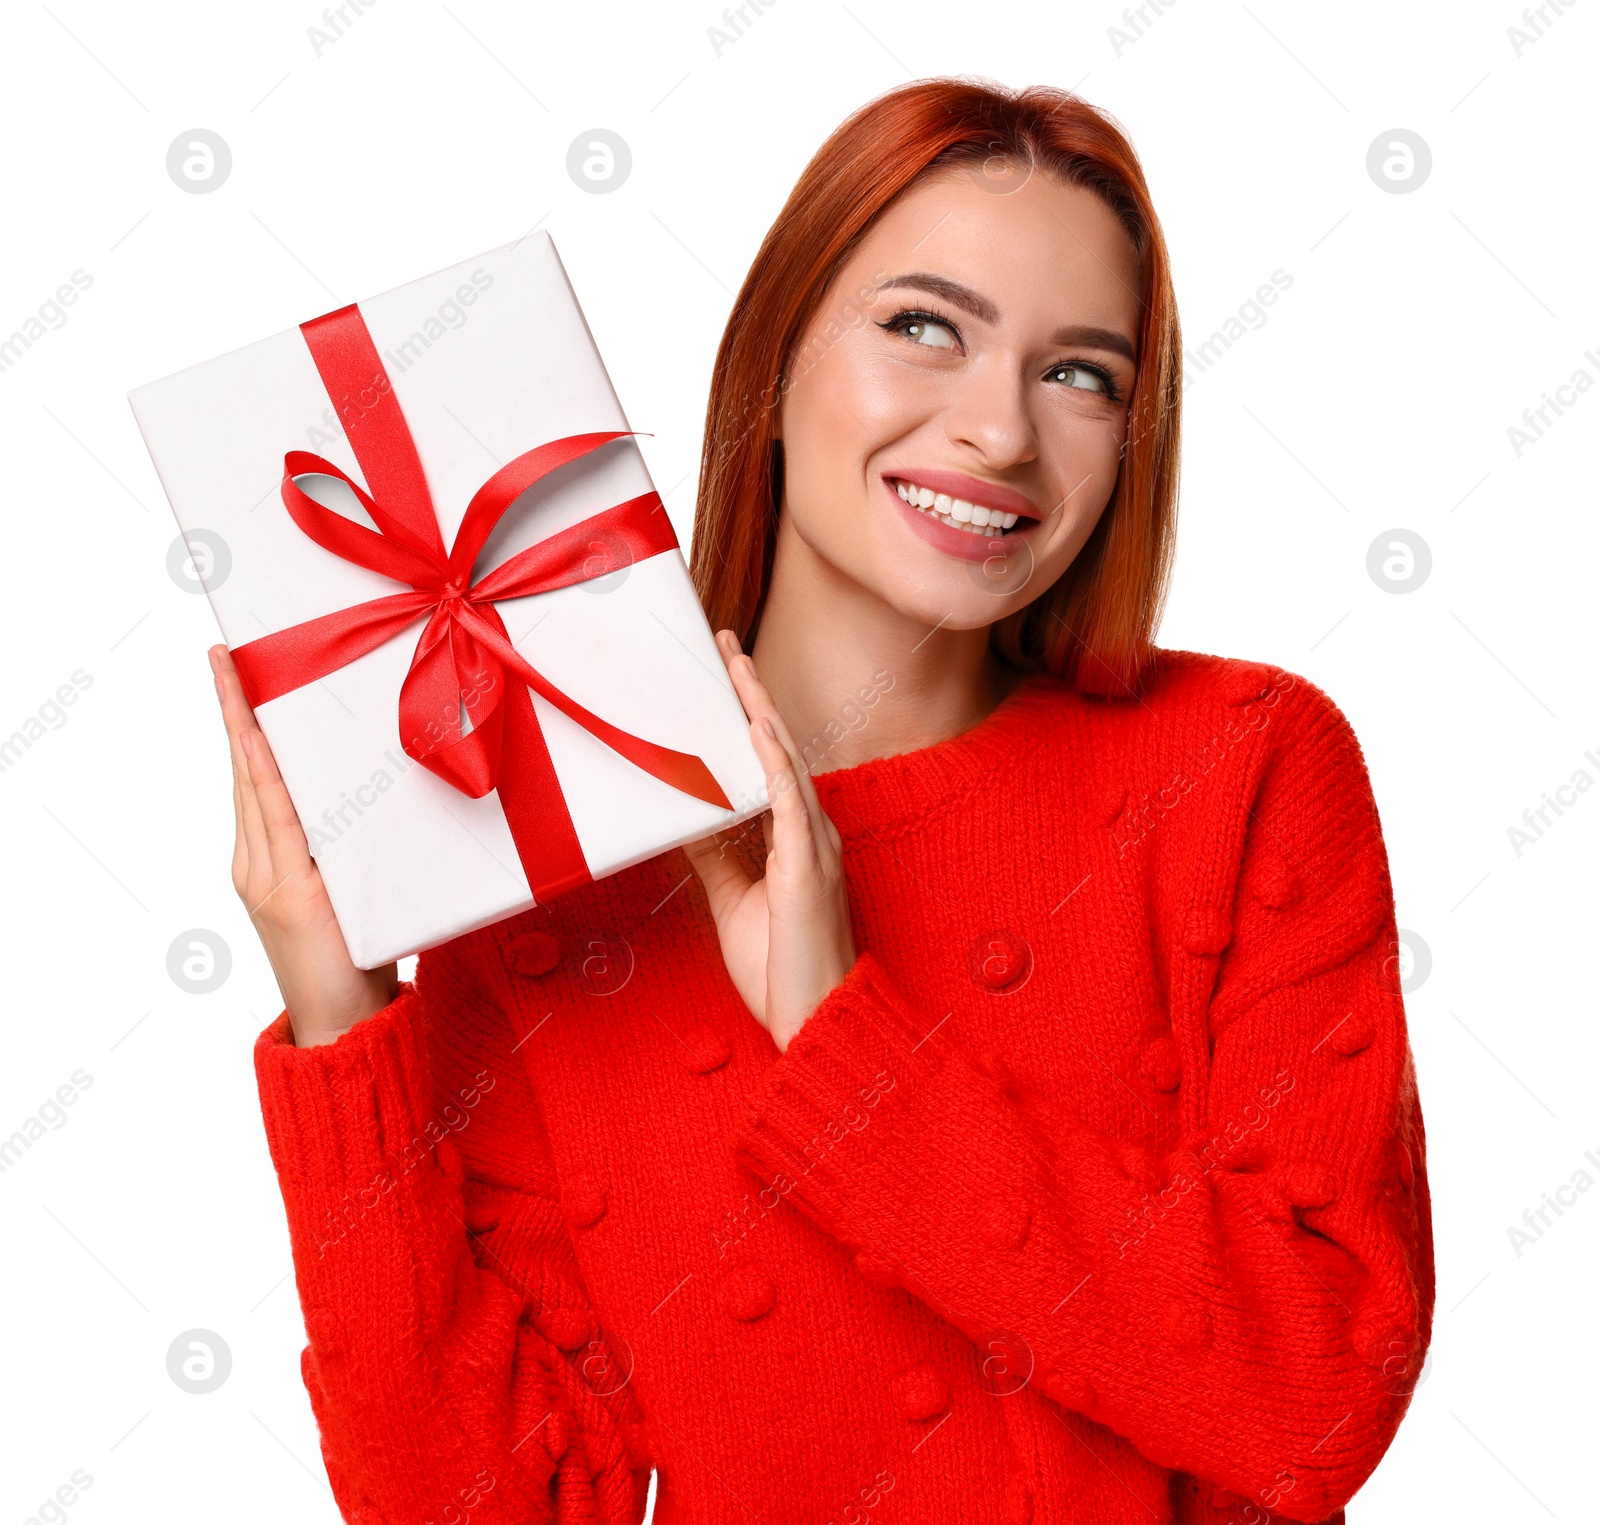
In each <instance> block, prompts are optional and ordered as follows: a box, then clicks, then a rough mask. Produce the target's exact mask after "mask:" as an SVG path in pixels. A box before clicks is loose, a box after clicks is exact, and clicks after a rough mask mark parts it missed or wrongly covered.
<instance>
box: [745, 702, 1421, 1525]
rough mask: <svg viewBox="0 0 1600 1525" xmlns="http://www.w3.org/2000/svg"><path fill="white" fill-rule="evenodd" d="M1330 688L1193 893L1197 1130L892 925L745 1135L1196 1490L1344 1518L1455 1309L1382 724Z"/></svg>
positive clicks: (817, 1198)
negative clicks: (1016, 1050) (1031, 1044)
mask: <svg viewBox="0 0 1600 1525" xmlns="http://www.w3.org/2000/svg"><path fill="white" fill-rule="evenodd" d="M1307 687H1308V688H1309V687H1310V686H1309V685H1307ZM1312 692H1313V700H1312V703H1311V706H1310V711H1309V714H1308V715H1307V716H1305V717H1304V718H1303V723H1301V724H1300V725H1299V726H1298V727H1296V728H1294V731H1293V734H1292V735H1291V736H1290V737H1289V739H1288V740H1287V741H1284V742H1280V743H1278V746H1279V751H1278V752H1277V753H1275V754H1274V755H1273V756H1272V757H1271V758H1269V759H1268V760H1267V762H1266V763H1265V764H1264V766H1263V768H1262V769H1261V772H1260V775H1259V782H1258V784H1257V785H1256V786H1255V789H1254V792H1253V797H1252V800H1251V810H1250V817H1249V820H1248V824H1247V826H1246V829H1245V832H1244V850H1243V852H1242V854H1241V861H1240V870H1239V874H1238V880H1239V883H1238V884H1236V885H1224V886H1222V887H1221V890H1220V892H1219V894H1218V896H1217V899H1218V900H1219V902H1223V904H1220V905H1219V906H1217V907H1214V908H1210V909H1207V908H1203V907H1199V908H1195V909H1194V910H1192V911H1191V913H1190V920H1189V927H1190V929H1192V930H1191V932H1190V933H1189V934H1186V943H1187V947H1186V949H1185V950H1182V951H1180V952H1179V954H1178V955H1177V956H1178V957H1179V958H1180V959H1186V958H1195V959H1197V961H1198V962H1200V963H1202V965H1203V967H1202V968H1201V969H1200V970H1199V971H1197V972H1198V973H1199V974H1200V975H1201V976H1202V977H1203V978H1204V980H1205V988H1206V989H1208V990H1209V992H1210V996H1209V1000H1205V999H1197V1000H1196V1001H1194V1002H1193V1006H1194V1008H1195V1009H1196V1010H1197V1011H1198V1013H1199V1016H1198V1018H1197V1019H1196V1020H1195V1022H1194V1024H1193V1025H1194V1033H1193V1035H1192V1037H1189V1038H1186V1037H1185V1035H1184V1034H1183V1033H1181V1032H1178V1031H1176V1030H1175V1031H1174V1032H1173V1034H1172V1035H1171V1037H1170V1038H1169V1039H1168V1040H1166V1041H1165V1043H1164V1044H1156V1045H1154V1048H1153V1054H1154V1057H1155V1058H1156V1059H1158V1060H1159V1064H1158V1065H1157V1068H1158V1069H1163V1070H1165V1071H1166V1074H1165V1075H1164V1076H1156V1077H1155V1082H1156V1084H1157V1085H1158V1086H1159V1087H1160V1088H1161V1089H1163V1090H1167V1091H1171V1090H1173V1089H1174V1088H1179V1089H1181V1090H1182V1091H1183V1092H1184V1094H1183V1095H1182V1096H1180V1098H1179V1100H1180V1103H1181V1104H1182V1108H1183V1110H1182V1111H1181V1113H1180V1116H1181V1117H1182V1118H1183V1120H1184V1127H1183V1131H1182V1135H1181V1142H1180V1147H1178V1148H1176V1149H1174V1150H1172V1151H1171V1152H1168V1153H1164V1154H1156V1153H1153V1152H1152V1151H1150V1150H1148V1149H1145V1148H1142V1147H1136V1146H1134V1145H1133V1144H1130V1143H1128V1142H1126V1141H1125V1140H1122V1139H1119V1138H1116V1137H1112V1136H1110V1135H1108V1134H1106V1133H1104V1132H1101V1131H1096V1130H1095V1129H1092V1128H1089V1127H1086V1126H1083V1125H1082V1124H1081V1123H1080V1122H1079V1121H1078V1120H1077V1119H1076V1118H1075V1117H1074V1116H1073V1115H1072V1114H1071V1112H1070V1111H1068V1110H1067V1109H1066V1108H1065V1107H1063V1106H1061V1105H1059V1104H1054V1103H1052V1102H1051V1100H1050V1099H1048V1098H1043V1097H1040V1096H1038V1095H1036V1094H1032V1093H1031V1091H1030V1090H1029V1089H1027V1088H1022V1087H1019V1086H1018V1085H1016V1084H1015V1083H1013V1082H1012V1081H1011V1079H1010V1078H1009V1077H1008V1075H1007V1074H1006V1072H1005V1069H1004V1066H1003V1064H1001V1063H1000V1062H999V1061H998V1060H997V1059H996V1058H995V1057H994V1056H993V1055H992V1054H989V1053H973V1052H970V1051H968V1049H967V1048H966V1047H964V1045H963V1044H962V1043H961V1041H960V1040H959V1037H958V1035H957V1032H956V1029H957V1027H958V1023H956V1022H954V1021H950V1020H946V1019H945V1018H946V1014H945V1013H943V1012H930V1011H922V1010H918V1009H915V1007H914V1005H913V1004H911V1003H910V1002H908V1000H907V999H906V997H905V995H904V992H903V990H902V988H901V986H900V984H899V982H897V980H896V979H894V978H893V977H892V976H891V975H890V974H889V972H888V971H887V970H886V968H885V966H884V964H883V962H881V961H880V960H879V958H878V957H877V956H876V955H874V954H873V953H872V952H871V951H870V950H868V951H865V952H863V953H862V954H861V955H860V956H859V958H858V960H857V963H856V964H855V966H854V967H853V968H852V969H851V971H850V973H849V974H848V975H847V976H846V978H845V980H844V981H843V983H842V984H841V985H840V986H838V987H837V988H836V989H835V990H834V991H833V992H832V993H831V994H830V995H829V996H828V998H827V999H826V1000H824V1002H823V1003H822V1004H821V1005H820V1006H819V1007H818V1009H817V1010H816V1012H815V1013H813V1015H812V1016H811V1018H810V1019H809V1020H808V1021H807V1022H806V1023H805V1025H804V1026H803V1027H802V1028H801V1029H800V1031H799V1032H798V1033H797V1034H796V1035H795V1037H794V1038H793V1039H792V1040H791V1042H790V1044H789V1046H788V1048H787V1049H786V1050H785V1052H784V1053H783V1054H782V1055H781V1056H780V1057H779V1058H778V1059H776V1060H775V1061H774V1062H773V1064H772V1065H771V1066H770V1067H769V1069H768V1070H767V1072H766V1073H765V1075H764V1076H763V1077H762V1080H761V1082H760V1083H759V1085H758V1087H757V1089H756V1090H755V1092H754V1093H753V1094H752V1096H751V1097H750V1098H749V1099H748V1104H747V1107H746V1111H745V1114H744V1116H743V1118H742V1120H741V1124H740V1126H739V1129H738V1131H737V1134H736V1137H735V1140H734V1148H735V1153H736V1155H737V1157H739V1158H740V1159H741V1160H742V1161H743V1162H744V1163H746V1164H747V1165H749V1166H750V1167H751V1168H752V1169H754V1170H755V1171H756V1172H758V1173H759V1174H761V1175H762V1176H763V1178H764V1179H768V1180H773V1181H775V1183H776V1184H777V1186H778V1187H779V1189H781V1190H784V1191H786V1192H787V1194H788V1195H789V1197H790V1200H791V1201H792V1202H794V1203H795V1204H796V1205H797V1206H798V1207H799V1208H800V1210H802V1211H803V1212H805V1213H806V1214H807V1215H808V1216H809V1217H810V1218H812V1219H813V1220H814V1221H815V1222H816V1223H817V1224H818V1225H819V1226H821V1227H822V1228H824V1229H825V1230H827V1231H828V1232H829V1233H830V1234H832V1235H833V1236H834V1237H835V1238H837V1239H838V1240H840V1241H841V1242H842V1243H844V1244H845V1245H846V1246H848V1247H851V1248H853V1249H855V1250H856V1251H857V1255H856V1259H857V1263H858V1265H860V1266H861V1268H862V1270H863V1271H864V1272H865V1273H866V1274H868V1275H875V1276H878V1277H879V1278H882V1279H889V1280H892V1281H894V1282H897V1283H898V1284H900V1285H902V1286H904V1287H905V1288H906V1289H907V1290H908V1291H910V1292H911V1293H912V1294H913V1295H915V1296H917V1297H919V1298H920V1299H921V1300H922V1301H924V1302H925V1303H927V1304H928V1305H929V1306H930V1307H931V1308H932V1309H933V1310H934V1311H936V1312H937V1313H939V1314H940V1315H941V1316H942V1317H944V1318H945V1319H947V1320H948V1321H950V1322H952V1323H954V1324H955V1325H957V1326H958V1327H960V1328H961V1329H962V1330H963V1331H964V1332H965V1333H967V1334H968V1335H969V1336H970V1337H971V1338H972V1339H973V1340H974V1341H976V1342H978V1343H979V1344H980V1346H982V1345H985V1344H987V1343H989V1342H993V1341H997V1340H998V1341H1000V1342H1002V1343H1003V1344H1004V1345H1005V1346H1006V1347H1007V1350H1008V1354H1007V1360H1008V1363H1010V1364H1012V1365H1013V1366H1014V1368H1015V1369H1025V1370H1031V1372H1032V1375H1033V1379H1034V1381H1035V1382H1036V1383H1037V1385H1038V1387H1039V1389H1040V1390H1041V1391H1043V1392H1044V1394H1045V1395H1046V1396H1047V1397H1048V1398H1050V1399H1051V1400H1052V1401H1055V1402H1057V1403H1059V1404H1061V1405H1063V1406H1065V1407H1067V1408H1070V1409H1073V1410H1076V1411H1078V1412H1081V1413H1083V1414H1085V1415H1087V1416H1088V1417H1090V1418H1091V1419H1093V1420H1094V1421H1096V1422H1098V1423H1100V1424H1103V1425H1105V1426H1107V1427H1109V1428H1110V1429H1112V1430H1114V1431H1116V1432H1117V1433H1119V1434H1121V1435H1123V1436H1125V1437H1126V1438H1127V1439H1128V1440H1130V1441H1131V1442H1132V1443H1133V1444H1134V1445H1135V1446H1136V1447H1137V1448H1138V1449H1139V1450H1140V1451H1141V1452H1143V1454H1144V1455H1145V1456H1147V1457H1148V1458H1149V1459H1150V1460H1152V1461H1154V1462H1155V1463H1157V1464H1158V1465H1161V1466H1164V1467H1166V1468H1168V1469H1169V1470H1171V1471H1172V1472H1173V1473H1175V1474H1179V1475H1180V1476H1179V1477H1177V1478H1176V1479H1175V1482H1176V1483H1184V1484H1186V1485H1187V1482H1188V1481H1189V1480H1193V1481H1194V1482H1195V1486H1194V1487H1187V1486H1185V1487H1183V1488H1177V1489H1175V1491H1176V1492H1178V1493H1180V1494H1182V1495H1183V1497H1184V1498H1186V1499H1187V1500H1188V1502H1187V1504H1185V1506H1184V1508H1185V1509H1186V1510H1187V1514H1186V1515H1184V1512H1183V1511H1182V1510H1180V1515H1182V1516H1183V1517H1185V1518H1189V1519H1192V1520H1195V1521H1202V1520H1204V1521H1209V1520H1211V1519H1213V1518H1217V1519H1220V1518H1229V1519H1241V1518H1242V1519H1244V1520H1257V1521H1264V1520H1265V1519H1267V1518H1268V1517H1269V1514H1270V1515H1271V1516H1272V1517H1286V1518H1289V1519H1295V1520H1304V1521H1322V1520H1326V1519H1328V1518H1329V1517H1330V1516H1336V1515H1337V1512H1338V1511H1339V1510H1340V1509H1341V1508H1342V1507H1343V1505H1344V1504H1345V1503H1346V1502H1347V1501H1348V1499H1349V1498H1350V1497H1351V1495H1352V1494H1353V1493H1354V1492H1355V1491H1356V1489H1357V1488H1358V1487H1359V1486H1360V1485H1361V1484H1362V1482H1364V1481H1365V1479H1366V1478H1367V1476H1368V1475H1369V1474H1370V1473H1371V1471H1372V1469H1373V1468H1374V1467H1375V1466H1376V1464H1377V1462H1378V1460H1379V1458H1380V1457H1381V1456H1382V1454H1383V1452H1384V1450H1385V1449H1386V1448H1387V1446H1388V1444H1389V1442H1390V1440H1391V1439H1392V1438H1393V1436H1394V1433H1395V1429H1396V1427H1397V1425H1398V1424H1399V1421H1400V1418H1401V1415H1402V1414H1403V1412H1404V1410H1405V1408H1406V1405H1407V1403H1408V1402H1409V1398H1410V1393H1411V1389H1412V1388H1413V1386H1414V1385H1415V1383H1416V1380H1417V1377H1418V1375H1419V1372H1420V1366H1421V1360H1422V1355H1423V1351H1424V1350H1425V1348H1426V1345H1427V1341H1428V1338H1429V1333H1430V1328H1431V1320H1432V1311H1433V1261H1432V1241H1431V1229H1430V1220H1429V1210H1428V1198H1427V1185H1426V1176H1425V1173H1424V1141H1423V1132H1422V1120H1421V1115H1420V1111H1419V1107H1418V1100H1417V1089H1416V1082H1415V1076H1414V1071H1413V1067H1412V1062H1411V1054H1410V1049H1409V1045H1408V1041H1407V1037H1406V1029H1405V1018H1404V1012H1403V1008H1402V1002H1401V997H1400V991H1399V988H1398V977H1397V974H1396V971H1395V961H1394V958H1393V956H1392V955H1393V951H1394V948H1395V937H1396V934H1395V922H1394V907H1393V895H1392V889H1391V887H1390V882H1389V876H1388V867H1387V859H1386V856H1385V852H1384V848H1383V845H1382V840H1381V836H1380V833H1379V824H1378V815H1377V810H1376V806H1375V804H1374V802H1373V798H1372V793H1371V787H1370V782H1369V779H1368V776H1367V771H1366V767H1365V762H1364V760H1363V758H1362V755H1361V751H1360V748H1359V746H1358V744H1357V742H1356V739H1355V737H1354V735H1353V733H1352V732H1351V731H1350V728H1349V726H1348V724H1347V722H1346V721H1345V719H1344V717H1343V716H1342V715H1341V714H1340V713H1339V711H1338V710H1337V709H1336V708H1335V707H1334V706H1333V704H1332V702H1331V701H1329V700H1327V699H1326V696H1323V695H1320V693H1318V692H1317V691H1315V690H1313V691H1312ZM1230 902H1231V904H1230ZM1197 950H1198V952H1197ZM1207 961H1208V962H1207ZM1173 977H1174V979H1175V980H1176V979H1179V978H1182V977H1183V976H1182V973H1181V971H1180V972H1179V973H1178V974H1175V975H1174V976H1173ZM1146 1052H1147V1057H1148V1056H1150V1054H1151V1052H1152V1051H1151V1050H1147V1051H1146ZM1149 1075H1150V1072H1149V1070H1146V1071H1145V1075H1144V1076H1141V1074H1140V1071H1139V1068H1138V1066H1137V1062H1136V1063H1135V1065H1134V1066H1133V1067H1132V1068H1131V1070H1130V1073H1129V1074H1128V1075H1126V1076H1125V1077H1123V1079H1124V1083H1125V1084H1127V1085H1128V1086H1130V1087H1131V1088H1134V1089H1135V1090H1137V1089H1138V1088H1139V1087H1142V1086H1148V1085H1149V1084H1150V1079H1149V1078H1147V1077H1149ZM1017 1363H1021V1364H1020V1365H1017ZM1180 1502H1182V1500H1181V1499H1180ZM1238 1508H1243V1509H1244V1510H1245V1511H1246V1513H1244V1514H1243V1515H1242V1516H1241V1515H1239V1514H1238ZM1230 1509H1232V1511H1233V1512H1232V1513H1227V1511H1229V1510H1230ZM1252 1511H1253V1512H1252Z"/></svg>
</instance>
